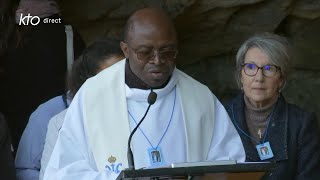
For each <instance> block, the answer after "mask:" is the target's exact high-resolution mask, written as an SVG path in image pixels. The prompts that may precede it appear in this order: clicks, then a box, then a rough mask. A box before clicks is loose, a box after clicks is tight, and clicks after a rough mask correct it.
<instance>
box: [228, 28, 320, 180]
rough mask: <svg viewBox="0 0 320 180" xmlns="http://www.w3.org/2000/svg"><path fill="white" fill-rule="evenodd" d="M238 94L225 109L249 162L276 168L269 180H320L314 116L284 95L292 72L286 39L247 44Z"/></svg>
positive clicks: (241, 54)
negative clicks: (282, 91) (263, 163)
mask: <svg viewBox="0 0 320 180" xmlns="http://www.w3.org/2000/svg"><path fill="white" fill-rule="evenodd" d="M236 61H237V62H236V66H237V70H236V79H237V82H238V85H239V86H240V88H241V90H242V93H240V94H239V95H238V96H237V97H236V98H235V99H234V100H233V101H232V102H231V103H230V104H229V105H228V107H227V111H228V113H229V115H230V118H231V119H232V122H233V124H234V126H235V127H236V129H237V131H238V133H239V135H240V137H241V140H242V143H243V146H244V148H245V152H246V161H253V162H259V161H270V162H275V169H274V170H273V171H272V172H270V173H268V174H266V175H265V176H264V178H266V179H320V137H319V136H320V135H319V126H318V124H317V120H316V117H315V114H314V113H309V112H306V111H304V110H302V109H300V108H299V107H297V106H295V105H293V104H289V103H288V102H287V101H286V100H285V98H284V97H283V96H282V94H281V90H282V89H283V88H284V85H285V84H286V81H287V77H288V74H289V72H290V68H289V67H290V66H289V64H290V53H289V44H288V41H287V40H286V38H284V37H282V36H279V35H275V34H271V33H263V34H258V35H255V36H253V37H251V38H249V39H248V40H247V41H245V42H244V43H243V44H242V46H241V47H240V49H239V50H238V53H237V56H236Z"/></svg>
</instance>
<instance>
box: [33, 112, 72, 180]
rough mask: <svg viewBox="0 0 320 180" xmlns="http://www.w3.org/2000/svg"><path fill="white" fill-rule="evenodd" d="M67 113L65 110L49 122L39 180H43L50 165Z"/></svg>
mask: <svg viewBox="0 0 320 180" xmlns="http://www.w3.org/2000/svg"><path fill="white" fill-rule="evenodd" d="M66 111H67V110H64V111H62V112H60V113H59V114H57V115H55V116H53V117H52V118H51V119H50V121H49V125H48V131H47V135H46V140H45V144H44V148H43V152H42V157H41V169H40V175H39V180H42V179H43V175H44V171H45V169H46V167H47V165H48V162H49V160H50V157H51V154H52V151H53V148H54V146H55V144H56V142H57V139H58V134H59V130H60V128H61V126H62V123H63V120H64V117H65V114H66Z"/></svg>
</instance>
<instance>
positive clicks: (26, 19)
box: [19, 13, 61, 26]
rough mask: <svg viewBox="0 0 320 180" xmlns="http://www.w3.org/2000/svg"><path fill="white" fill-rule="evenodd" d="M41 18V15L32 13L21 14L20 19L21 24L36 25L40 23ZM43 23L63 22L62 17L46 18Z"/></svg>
mask: <svg viewBox="0 0 320 180" xmlns="http://www.w3.org/2000/svg"><path fill="white" fill-rule="evenodd" d="M40 21H41V19H40V17H39V16H31V15H30V13H29V14H28V15H27V16H24V15H23V14H20V19H19V25H29V24H31V25H33V26H36V25H38V24H39V23H40ZM43 23H45V24H49V23H52V24H55V23H61V18H56V19H53V18H51V19H50V18H44V19H43Z"/></svg>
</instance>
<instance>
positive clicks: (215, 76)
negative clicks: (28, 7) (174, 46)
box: [58, 0, 320, 120]
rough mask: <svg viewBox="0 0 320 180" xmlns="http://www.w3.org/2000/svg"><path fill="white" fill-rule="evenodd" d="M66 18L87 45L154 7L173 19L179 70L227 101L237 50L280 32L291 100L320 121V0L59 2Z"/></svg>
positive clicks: (232, 92) (233, 87)
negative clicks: (289, 68) (288, 46)
mask: <svg viewBox="0 0 320 180" xmlns="http://www.w3.org/2000/svg"><path fill="white" fill-rule="evenodd" d="M58 3H59V4H60V6H61V9H62V12H63V15H64V16H65V18H66V19H67V20H68V21H70V22H71V23H72V24H74V26H75V27H76V28H77V29H79V31H80V33H81V34H82V36H83V37H84V39H85V40H86V41H87V42H91V41H93V40H94V39H96V38H98V37H100V36H112V37H114V36H115V37H120V36H121V34H122V30H123V26H124V24H125V21H126V19H127V18H128V16H129V15H130V14H131V13H132V12H133V11H134V10H136V9H138V8H142V7H146V6H155V7H160V8H163V9H165V10H166V11H167V12H168V13H169V14H170V16H171V17H172V18H173V20H174V22H175V25H176V27H177V31H178V35H179V56H178V67H179V68H181V69H182V70H183V71H185V72H187V73H188V74H190V75H191V76H193V77H194V78H195V79H197V80H199V81H200V82H202V83H204V84H206V85H208V86H209V88H210V89H211V90H212V91H213V92H214V93H215V94H216V96H217V97H218V98H219V99H220V100H221V101H222V102H223V103H227V102H228V100H230V99H231V98H232V97H234V96H235V95H236V94H237V93H238V88H237V87H236V84H235V81H234V75H233V72H234V66H235V62H234V61H235V52H236V51H237V49H238V48H239V46H240V45H241V43H242V42H244V40H246V39H247V38H248V37H249V36H251V35H253V34H255V33H258V32H264V31H269V32H276V33H278V34H282V35H284V36H286V37H288V38H289V40H290V41H291V42H292V45H293V48H294V51H293V52H294V55H293V58H292V62H293V65H294V68H295V70H296V71H295V73H294V74H293V75H292V77H291V79H290V81H289V82H288V84H287V88H286V89H285V90H284V95H285V97H286V98H287V99H288V101H290V102H293V103H295V104H297V105H299V106H301V107H303V108H305V109H307V110H310V111H316V112H317V115H318V119H319V120H320V103H319V101H320V95H319V93H317V92H319V91H320V61H319V59H320V46H319V42H320V34H319V32H320V0H161V1H159V0H133V1H129V0H90V1H89V0H68V1H64V0H58Z"/></svg>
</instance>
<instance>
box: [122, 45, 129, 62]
mask: <svg viewBox="0 0 320 180" xmlns="http://www.w3.org/2000/svg"><path fill="white" fill-rule="evenodd" d="M120 47H121V49H122V52H123V54H124V56H125V57H126V58H129V48H128V44H127V43H125V42H123V41H121V42H120Z"/></svg>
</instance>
